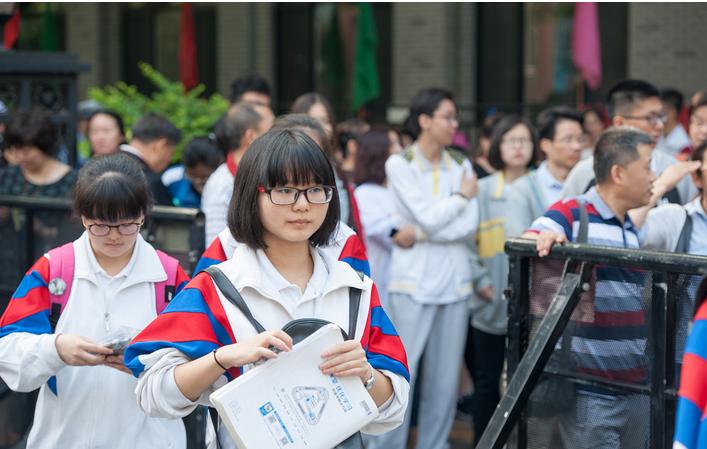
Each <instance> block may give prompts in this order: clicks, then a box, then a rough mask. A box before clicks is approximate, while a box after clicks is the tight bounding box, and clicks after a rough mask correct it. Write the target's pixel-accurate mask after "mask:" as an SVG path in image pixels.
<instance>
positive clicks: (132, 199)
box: [74, 153, 152, 223]
mask: <svg viewBox="0 0 707 449" xmlns="http://www.w3.org/2000/svg"><path fill="white" fill-rule="evenodd" d="M151 202H152V198H151V194H150V189H149V187H148V185H147V179H146V178H145V175H144V174H143V172H142V169H141V168H140V164H139V163H138V162H136V161H135V160H134V159H133V158H131V157H130V156H128V155H127V154H123V153H115V154H109V155H105V156H95V157H92V158H91V159H89V160H88V161H87V162H86V165H84V166H83V168H81V170H79V175H78V179H77V180H76V185H75V186H74V211H75V212H76V213H77V214H78V215H83V216H84V217H86V218H90V219H95V220H101V221H107V222H109V223H115V222H117V221H120V220H125V219H131V218H138V217H140V216H141V215H145V214H147V209H148V207H149V206H150V204H151Z"/></svg>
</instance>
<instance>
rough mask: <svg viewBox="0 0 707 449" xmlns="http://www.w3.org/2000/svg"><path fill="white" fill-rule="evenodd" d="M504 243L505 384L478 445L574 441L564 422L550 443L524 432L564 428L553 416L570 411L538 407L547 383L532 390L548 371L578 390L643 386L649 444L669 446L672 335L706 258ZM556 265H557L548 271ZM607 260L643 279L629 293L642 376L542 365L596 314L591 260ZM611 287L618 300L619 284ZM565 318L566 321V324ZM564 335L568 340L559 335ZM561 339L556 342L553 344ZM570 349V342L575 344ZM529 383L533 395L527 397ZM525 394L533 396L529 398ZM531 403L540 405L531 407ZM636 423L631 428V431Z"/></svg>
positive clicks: (614, 391) (675, 372)
mask: <svg viewBox="0 0 707 449" xmlns="http://www.w3.org/2000/svg"><path fill="white" fill-rule="evenodd" d="M505 249H506V253H508V256H509V288H508V290H507V291H506V296H507V299H508V301H509V303H508V311H509V313H508V339H507V344H508V346H507V351H506V354H507V360H508V378H509V383H508V386H507V389H506V392H505V394H504V395H503V397H502V398H501V401H500V402H499V404H498V407H497V409H496V411H495V413H494V415H493V417H492V419H491V421H490V423H489V425H488V427H487V428H486V431H485V432H484V434H483V436H482V438H481V440H480V441H479V444H478V446H477V448H482V449H489V448H493V449H500V448H502V447H504V446H505V445H507V447H515V448H519V449H526V448H528V447H553V448H555V447H579V446H577V445H575V443H573V442H572V437H571V435H570V436H568V435H569V432H567V431H565V432H564V433H563V432H561V431H558V432H557V434H562V436H563V438H564V439H563V438H561V437H557V436H556V435H555V436H553V438H554V439H553V440H552V441H553V442H554V443H552V444H549V443H547V442H545V443H542V444H538V443H536V442H534V441H530V440H529V437H528V435H529V430H530V431H531V433H533V434H534V435H535V434H538V432H540V433H552V432H554V431H555V429H553V428H549V427H550V426H554V427H561V426H560V425H558V421H561V420H565V421H566V420H567V419H566V418H567V417H564V416H555V417H554V418H555V420H554V421H553V420H552V419H547V418H546V417H545V416H546V415H544V414H543V413H542V412H543V410H542V409H543V401H546V402H545V404H546V408H549V404H550V403H549V402H548V401H552V400H555V401H556V400H557V399H558V398H550V397H538V396H540V395H541V394H542V393H541V392H544V393H545V394H547V392H548V391H552V390H547V389H546V390H538V391H537V392H536V391H535V388H536V386H538V385H539V382H541V381H543V382H548V381H553V380H554V381H556V382H557V381H562V382H566V383H567V384H569V385H571V387H570V388H571V391H574V392H576V391H579V390H580V389H582V390H592V389H594V390H600V391H602V392H604V393H606V394H608V395H609V396H610V397H611V395H643V397H647V398H649V400H648V401H646V402H647V403H649V404H650V412H649V413H647V415H646V418H647V419H646V421H645V422H644V423H643V424H645V426H647V429H646V433H647V435H648V437H647V439H648V447H651V448H669V447H672V437H673V427H674V420H675V406H676V396H677V387H678V381H679V379H678V377H679V367H680V366H679V365H680V360H681V350H682V349H681V348H682V346H681V345H682V344H683V343H684V342H682V341H677V344H676V334H682V333H686V329H687V326H688V324H689V317H690V316H691V311H692V306H691V304H692V303H691V302H690V301H694V290H695V289H694V288H693V286H694V283H695V281H698V280H699V279H700V278H701V277H702V276H704V275H705V274H707V257H701V256H693V255H686V254H675V253H663V252H654V251H643V250H631V249H623V248H613V247H601V246H595V245H585V244H566V245H563V246H557V247H555V248H553V250H552V252H551V253H550V255H548V256H547V257H545V258H543V259H539V258H538V257H537V251H536V249H535V242H533V241H529V240H523V239H510V240H508V241H507V242H506V246H505ZM553 264H554V265H555V270H556V271H557V273H556V274H552V273H550V272H548V270H547V267H548V266H549V265H553ZM607 267H616V268H619V269H620V270H626V271H631V272H633V273H640V276H641V279H642V282H641V283H637V284H635V285H640V286H641V288H640V293H639V294H638V295H637V296H636V295H634V297H637V298H639V299H640V300H641V301H642V303H643V305H644V306H645V310H644V314H643V315H645V325H646V327H645V329H646V335H645V339H646V346H645V354H642V356H643V357H645V360H646V363H647V373H648V374H647V379H646V380H645V381H641V382H628V381H618V380H612V379H611V378H610V377H605V376H602V375H597V374H596V373H592V374H593V375H590V374H587V373H586V372H581V371H580V370H576V369H571V365H569V364H566V366H563V365H562V363H559V364H558V363H554V364H551V365H550V366H548V361H549V360H551V357H553V358H554V360H562V357H561V355H562V349H560V348H561V346H562V345H565V344H568V341H569V342H572V345H574V340H573V338H574V337H576V335H577V334H575V333H573V332H575V331H574V330H573V326H574V325H576V324H577V323H579V324H580V325H581V324H582V321H583V320H584V321H587V320H588V319H587V318H586V315H587V314H588V313H589V314H590V315H591V314H593V313H594V312H593V309H592V308H593V307H594V305H595V304H594V303H593V301H594V299H595V296H594V295H595V294H596V290H595V289H596V288H598V287H597V285H598V282H597V274H596V273H597V269H602V268H607ZM548 273H550V274H548ZM549 284H552V285H553V287H552V288H551V289H550V290H554V291H550V290H547V285H549ZM543 285H545V287H543ZM543 288H546V290H544V291H543ZM544 293H549V294H544ZM612 294H613V295H615V296H617V297H618V299H619V300H621V296H620V295H621V293H620V292H618V293H617V292H613V293H612ZM589 321H591V319H589ZM568 323H572V326H569V328H568ZM561 337H562V339H563V340H565V339H567V340H566V341H564V342H562V341H561V340H560V338H561ZM558 342H561V343H560V346H559V347H558ZM568 347H569V346H568ZM572 348H573V350H574V346H572ZM572 357H574V356H572ZM555 391H559V390H555ZM564 391H567V390H564ZM534 392H536V393H537V394H536V395H535V396H532V395H533V393H534ZM576 397H577V396H576V395H568V397H566V398H563V399H564V400H565V401H567V402H569V403H571V404H569V405H570V406H571V407H570V410H574V405H575V403H574V401H575V400H576ZM531 398H534V400H533V401H532V402H531ZM533 404H534V405H533ZM529 405H532V407H536V408H535V409H534V411H531V410H530V409H531V407H529ZM538 412H541V413H538ZM567 414H568V415H571V414H572V412H567ZM538 416H543V418H538ZM576 419H578V418H576ZM529 420H534V421H533V425H532V426H531V427H532V428H529V426H528V422H529ZM542 426H546V427H548V428H545V429H543V428H542ZM570 426H571V425H570ZM627 430H629V431H630V430H634V429H627ZM641 430H642V429H635V431H636V432H640V431H641ZM637 438H640V437H639V436H637ZM563 441H564V442H563Z"/></svg>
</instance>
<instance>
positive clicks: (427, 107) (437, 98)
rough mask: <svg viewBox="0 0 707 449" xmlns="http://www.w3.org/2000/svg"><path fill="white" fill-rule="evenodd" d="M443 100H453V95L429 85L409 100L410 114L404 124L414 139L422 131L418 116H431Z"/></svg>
mask: <svg viewBox="0 0 707 449" xmlns="http://www.w3.org/2000/svg"><path fill="white" fill-rule="evenodd" d="M444 100H449V101H451V102H454V96H453V95H452V93H451V92H450V91H448V90H445V89H440V88H438V87H430V88H427V89H422V90H421V91H420V92H418V93H417V95H415V96H414V97H413V99H412V100H411V101H410V115H409V116H408V118H407V120H406V121H405V125H406V127H407V128H408V129H409V131H410V133H411V135H412V136H413V137H414V138H415V139H417V138H418V137H420V133H421V132H422V129H421V128H420V121H419V119H420V116H421V115H423V114H424V115H427V116H429V117H432V114H434V112H435V111H436V110H437V108H438V107H439V104H440V103H442V101H444Z"/></svg>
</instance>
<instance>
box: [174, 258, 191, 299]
mask: <svg viewBox="0 0 707 449" xmlns="http://www.w3.org/2000/svg"><path fill="white" fill-rule="evenodd" d="M189 280H190V278H189V276H187V274H186V273H185V272H184V270H183V269H182V266H181V265H178V266H177V277H176V278H175V280H174V294H175V295H176V294H178V293H179V292H181V291H182V290H183V289H184V287H186V285H187V284H188V283H189Z"/></svg>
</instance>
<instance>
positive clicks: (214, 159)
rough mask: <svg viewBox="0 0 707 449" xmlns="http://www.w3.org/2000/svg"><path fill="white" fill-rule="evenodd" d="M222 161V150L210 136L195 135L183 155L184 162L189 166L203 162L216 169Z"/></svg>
mask: <svg viewBox="0 0 707 449" xmlns="http://www.w3.org/2000/svg"><path fill="white" fill-rule="evenodd" d="M221 162H223V155H222V154H221V150H220V149H219V148H218V147H217V146H216V145H215V144H214V142H212V141H211V139H209V138H208V137H194V138H193V139H192V140H191V141H190V142H189V143H188V144H187V146H186V148H184V154H183V155H182V163H183V164H184V166H185V167H188V168H192V167H196V166H197V165H199V164H203V165H206V166H207V167H211V168H213V169H216V168H218V166H219V165H221Z"/></svg>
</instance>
